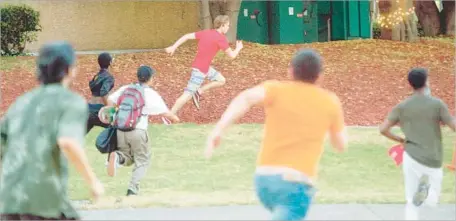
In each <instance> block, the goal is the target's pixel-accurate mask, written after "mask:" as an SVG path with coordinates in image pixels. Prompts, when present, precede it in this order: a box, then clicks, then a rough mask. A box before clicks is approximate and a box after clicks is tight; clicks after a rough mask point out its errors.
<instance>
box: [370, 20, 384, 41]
mask: <svg viewBox="0 0 456 221" xmlns="http://www.w3.org/2000/svg"><path fill="white" fill-rule="evenodd" d="M372 32H373V36H372V37H373V38H374V39H379V38H380V36H381V34H382V30H381V28H380V25H379V24H378V23H377V22H374V23H373V25H372Z"/></svg>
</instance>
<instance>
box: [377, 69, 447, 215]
mask: <svg viewBox="0 0 456 221" xmlns="http://www.w3.org/2000/svg"><path fill="white" fill-rule="evenodd" d="M408 81H409V83H410V86H411V87H412V88H413V90H414V93H413V94H412V95H411V96H409V97H408V98H406V99H405V100H403V101H402V102H400V103H399V104H397V105H396V106H395V107H394V108H393V109H392V110H391V112H390V113H389V114H388V117H387V119H386V120H385V122H384V123H383V124H382V125H381V126H380V132H381V134H382V135H384V136H385V137H387V138H389V139H391V140H394V141H396V142H400V143H402V144H403V146H404V148H405V151H404V156H403V166H402V167H403V173H404V182H405V197H406V201H407V205H406V210H405V219H406V220H416V219H418V215H419V214H418V207H419V206H421V205H422V204H423V202H425V201H426V203H427V204H428V205H435V204H437V202H438V200H439V195H440V191H441V185H442V177H443V170H442V164H443V162H442V161H443V147H442V132H441V123H443V124H445V125H448V126H449V127H450V128H451V129H452V130H453V131H455V128H456V123H455V119H454V118H453V117H452V116H451V114H450V112H449V110H448V107H447V105H446V104H445V103H444V102H443V101H442V100H440V99H438V98H436V97H433V96H432V95H431V94H430V93H429V89H428V87H427V85H428V83H427V81H428V71H427V70H426V69H423V68H414V69H412V70H411V71H410V72H409V74H408ZM397 124H398V125H399V126H400V128H401V130H402V132H403V133H404V135H405V138H402V137H400V136H397V135H395V134H392V133H391V130H390V129H391V128H392V127H393V126H395V125H397Z"/></svg>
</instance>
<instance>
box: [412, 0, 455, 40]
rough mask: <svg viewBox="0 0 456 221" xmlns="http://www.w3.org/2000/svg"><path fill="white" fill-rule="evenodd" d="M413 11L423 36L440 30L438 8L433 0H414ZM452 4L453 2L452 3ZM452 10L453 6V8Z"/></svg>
mask: <svg viewBox="0 0 456 221" xmlns="http://www.w3.org/2000/svg"><path fill="white" fill-rule="evenodd" d="M414 5H415V13H416V16H417V17H418V20H419V22H420V24H421V27H422V28H423V32H424V35H425V36H436V35H438V34H439V32H440V17H439V9H438V8H437V5H436V4H435V2H434V1H421V0H415V1H414ZM453 5H454V3H453ZM453 10H454V8H453Z"/></svg>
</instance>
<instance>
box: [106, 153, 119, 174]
mask: <svg viewBox="0 0 456 221" xmlns="http://www.w3.org/2000/svg"><path fill="white" fill-rule="evenodd" d="M119 165H120V164H119V155H118V154H117V153H116V152H113V153H111V154H110V155H109V161H108V175H109V176H111V177H113V176H115V175H116V172H117V168H118V167H119Z"/></svg>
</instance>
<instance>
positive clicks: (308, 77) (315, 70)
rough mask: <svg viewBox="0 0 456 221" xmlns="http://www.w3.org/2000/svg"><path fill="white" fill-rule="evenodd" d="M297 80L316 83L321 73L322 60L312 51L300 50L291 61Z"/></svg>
mask: <svg viewBox="0 0 456 221" xmlns="http://www.w3.org/2000/svg"><path fill="white" fill-rule="evenodd" d="M291 66H292V68H293V77H294V79H295V80H299V81H304V82H309V83H315V81H316V80H317V79H318V76H319V75H320V72H321V66H322V59H321V57H320V55H319V54H318V53H317V52H316V51H314V50H312V49H301V50H299V51H298V52H297V53H296V54H295V55H294V57H293V59H292V60H291Z"/></svg>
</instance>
